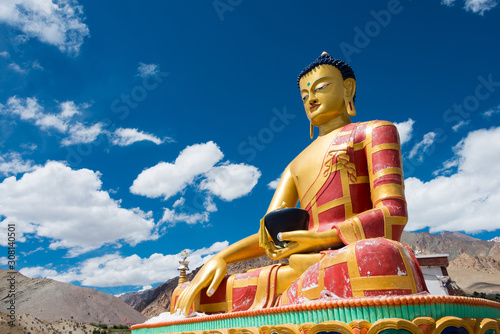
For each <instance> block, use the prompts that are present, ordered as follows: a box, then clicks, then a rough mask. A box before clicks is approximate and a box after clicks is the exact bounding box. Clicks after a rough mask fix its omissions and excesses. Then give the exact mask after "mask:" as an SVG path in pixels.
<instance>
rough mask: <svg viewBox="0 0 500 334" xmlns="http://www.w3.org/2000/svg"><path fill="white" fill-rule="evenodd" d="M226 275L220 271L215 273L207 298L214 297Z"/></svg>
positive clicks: (223, 271)
mask: <svg viewBox="0 0 500 334" xmlns="http://www.w3.org/2000/svg"><path fill="white" fill-rule="evenodd" d="M225 275H226V271H225V270H220V269H218V270H217V271H216V272H215V275H214V277H213V278H212V282H211V283H210V286H209V287H208V289H207V296H209V297H212V296H213V294H214V293H215V290H217V289H218V288H219V285H220V283H221V282H222V280H223V279H224V276H225Z"/></svg>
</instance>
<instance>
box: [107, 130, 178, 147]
mask: <svg viewBox="0 0 500 334" xmlns="http://www.w3.org/2000/svg"><path fill="white" fill-rule="evenodd" d="M111 138H112V139H111V142H112V143H113V144H114V145H118V146H128V145H132V144H133V143H136V142H138V141H150V142H153V143H155V144H156V145H160V144H163V142H165V140H168V139H169V138H163V139H161V138H158V137H156V136H155V135H152V134H149V133H145V132H142V131H139V130H137V129H124V128H118V129H116V130H115V131H114V132H113V134H112V137H111ZM169 140H171V139H169Z"/></svg>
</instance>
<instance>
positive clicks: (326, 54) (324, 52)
mask: <svg viewBox="0 0 500 334" xmlns="http://www.w3.org/2000/svg"><path fill="white" fill-rule="evenodd" d="M321 55H322V56H329V54H328V52H326V51H323V53H322V54H321Z"/></svg>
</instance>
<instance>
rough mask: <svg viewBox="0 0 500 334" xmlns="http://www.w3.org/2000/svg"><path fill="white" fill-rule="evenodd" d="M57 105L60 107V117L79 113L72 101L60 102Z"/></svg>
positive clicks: (67, 117) (64, 117)
mask: <svg viewBox="0 0 500 334" xmlns="http://www.w3.org/2000/svg"><path fill="white" fill-rule="evenodd" d="M59 107H60V108H61V113H60V114H59V117H60V118H61V119H69V118H71V117H73V116H75V115H78V114H80V110H78V107H77V106H76V104H75V102H73V101H65V102H62V103H61V104H60V105H59Z"/></svg>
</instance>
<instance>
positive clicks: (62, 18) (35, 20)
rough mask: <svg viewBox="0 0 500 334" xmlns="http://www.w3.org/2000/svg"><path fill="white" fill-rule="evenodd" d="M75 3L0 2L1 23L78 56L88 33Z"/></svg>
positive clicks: (67, 0)
mask: <svg viewBox="0 0 500 334" xmlns="http://www.w3.org/2000/svg"><path fill="white" fill-rule="evenodd" d="M83 20H84V15H83V8H82V6H80V5H78V2H77V1H76V0H36V1H35V0H0V22H2V23H4V24H7V25H9V26H11V27H13V28H15V29H17V30H19V31H21V32H22V33H23V34H24V35H23V36H25V38H26V37H29V38H37V39H38V40H40V41H41V42H43V43H47V44H50V45H54V46H56V47H57V48H59V50H60V51H61V52H64V53H66V54H69V55H77V54H78V53H79V52H80V47H81V45H82V44H83V41H84V39H85V37H87V36H88V35H89V29H88V27H87V25H85V23H83Z"/></svg>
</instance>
